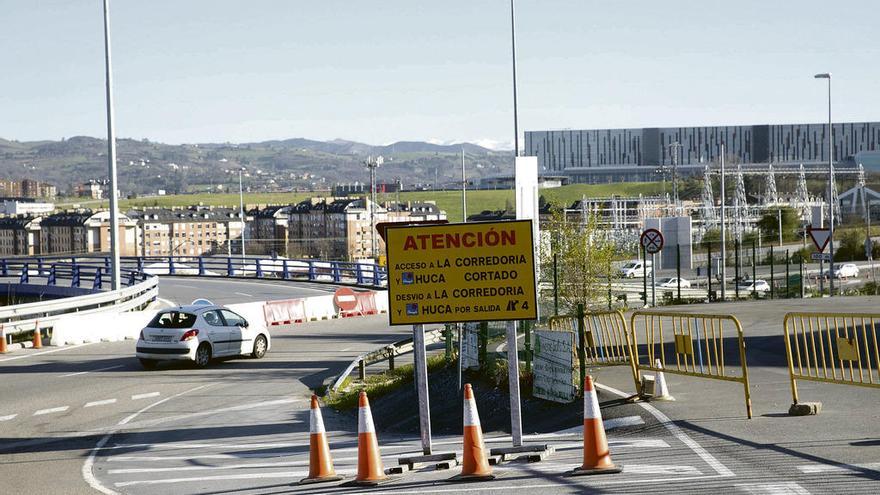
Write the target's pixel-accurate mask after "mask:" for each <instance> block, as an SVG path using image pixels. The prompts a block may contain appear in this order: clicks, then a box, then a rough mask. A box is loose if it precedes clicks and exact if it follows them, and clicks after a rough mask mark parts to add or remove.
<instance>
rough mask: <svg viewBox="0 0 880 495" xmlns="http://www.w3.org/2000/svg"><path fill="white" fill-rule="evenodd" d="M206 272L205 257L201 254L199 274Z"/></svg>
mask: <svg viewBox="0 0 880 495" xmlns="http://www.w3.org/2000/svg"><path fill="white" fill-rule="evenodd" d="M204 274H205V259H204V258H202V257H201V256H199V275H204Z"/></svg>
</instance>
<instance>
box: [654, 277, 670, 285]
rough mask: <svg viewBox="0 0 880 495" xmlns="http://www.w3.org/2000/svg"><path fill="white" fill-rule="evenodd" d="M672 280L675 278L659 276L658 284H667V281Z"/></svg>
mask: <svg viewBox="0 0 880 495" xmlns="http://www.w3.org/2000/svg"><path fill="white" fill-rule="evenodd" d="M672 280H673V279H671V278H669V277H661V278H658V279H657V283H658V284H665V283H667V282H672Z"/></svg>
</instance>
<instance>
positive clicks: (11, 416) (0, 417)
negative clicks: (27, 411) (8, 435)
mask: <svg viewBox="0 0 880 495" xmlns="http://www.w3.org/2000/svg"><path fill="white" fill-rule="evenodd" d="M16 416H18V414H8V415H6V416H0V421H9V420H10V419H14V418H15V417H16Z"/></svg>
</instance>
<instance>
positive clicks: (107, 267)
mask: <svg viewBox="0 0 880 495" xmlns="http://www.w3.org/2000/svg"><path fill="white" fill-rule="evenodd" d="M104 269H105V270H107V271H108V272H109V271H110V257H109V256H106V257H104Z"/></svg>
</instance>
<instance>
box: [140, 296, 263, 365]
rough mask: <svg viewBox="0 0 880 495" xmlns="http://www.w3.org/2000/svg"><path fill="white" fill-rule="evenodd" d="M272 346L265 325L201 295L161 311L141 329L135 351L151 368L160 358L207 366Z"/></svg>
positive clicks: (256, 355) (257, 354) (259, 354)
mask: <svg viewBox="0 0 880 495" xmlns="http://www.w3.org/2000/svg"><path fill="white" fill-rule="evenodd" d="M270 347H271V340H270V338H269V331H268V330H267V329H266V327H265V325H263V324H260V323H256V322H254V323H249V322H248V321H247V320H246V319H244V318H243V317H242V316H241V315H239V314H237V313H235V312H233V311H231V310H229V309H228V308H225V307H223V306H217V305H214V304H212V303H211V302H210V301H206V300H203V299H201V300H196V301H193V304H191V305H189V306H179V307H176V308H171V309H164V310H162V311H159V312H158V313H157V314H156V316H155V317H154V318H153V320H152V321H150V323H148V324H147V326H146V328H144V329H143V330H141V334H140V337H139V338H138V341H137V348H136V354H135V355H136V356H137V358H138V359H139V360H140V362H141V365H142V366H143V367H144V369H148V370H149V369H153V368H155V367H156V364H157V363H158V362H159V361H192V362H193V363H194V364H195V365H196V366H198V367H200V368H203V367H205V366H207V365H208V363H210V362H211V359H213V358H219V357H237V356H244V355H249V356H251V357H253V358H256V359H259V358H261V357H263V356H265V355H266V353H267V352H268V351H269V349H270Z"/></svg>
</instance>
